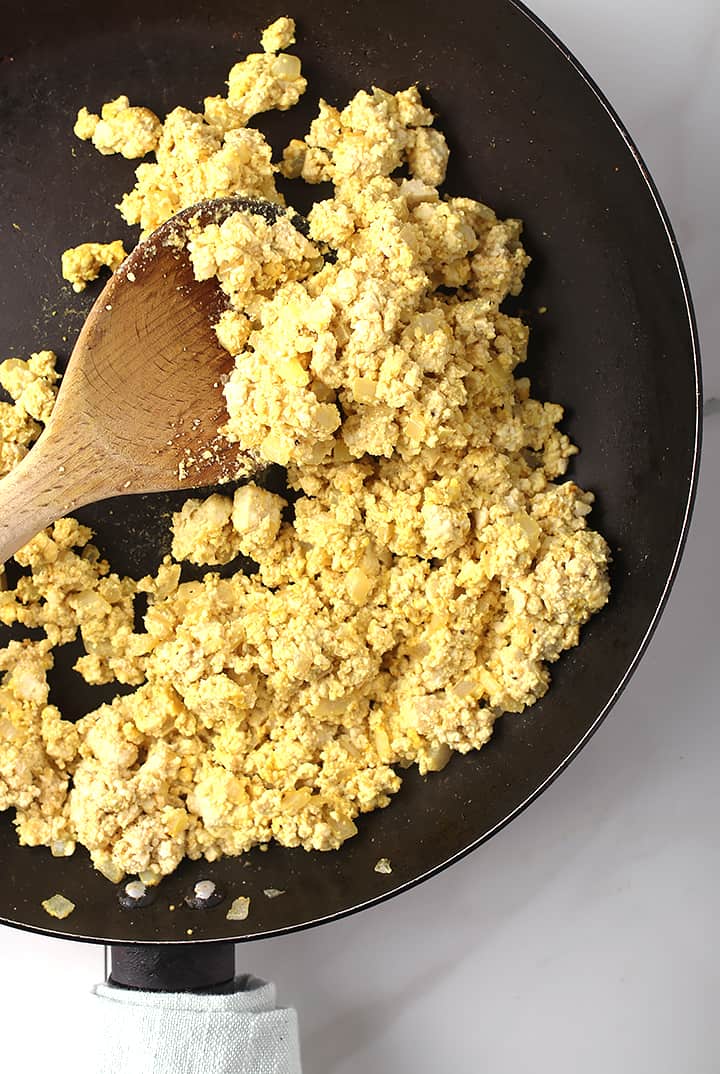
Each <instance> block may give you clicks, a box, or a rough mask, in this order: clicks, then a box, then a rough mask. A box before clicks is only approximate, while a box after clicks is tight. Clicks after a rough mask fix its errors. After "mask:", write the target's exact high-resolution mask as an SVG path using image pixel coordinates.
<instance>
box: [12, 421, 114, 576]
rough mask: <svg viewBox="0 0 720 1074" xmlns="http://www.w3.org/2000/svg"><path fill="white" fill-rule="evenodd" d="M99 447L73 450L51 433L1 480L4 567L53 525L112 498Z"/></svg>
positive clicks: (44, 434) (43, 437) (65, 440)
mask: <svg viewBox="0 0 720 1074" xmlns="http://www.w3.org/2000/svg"><path fill="white" fill-rule="evenodd" d="M104 463H105V460H102V459H100V458H98V454H97V451H96V449H95V446H94V445H92V446H91V445H88V447H87V448H85V449H83V448H82V447H78V445H77V442H75V445H74V446H73V444H72V442H71V440H70V438H69V437H68V436H64V435H57V436H53V435H52V433H51V430H50V428H48V429H46V431H45V432H44V433H43V435H42V436H41V437H40V439H39V440H38V442H37V443H36V444H35V446H34V447H33V448H32V450H31V451H30V452H29V453H28V454H27V455H26V456H25V458H24V459H23V460H22V462H21V463H19V464H18V465H17V466H16V467H15V469H14V470H13V471H12V472H11V473H10V474H8V476H7V477H5V478H3V479H2V481H0V565H1V564H3V563H5V562H6V561H7V560H8V559H9V558H10V556H12V555H13V554H14V553H15V552H17V551H18V549H19V548H22V547H23V545H25V544H27V542H28V541H29V540H30V539H31V538H32V537H34V536H35V535H36V534H37V533H39V532H40V530H43V529H45V527H46V526H49V525H50V523H51V522H55V521H56V520H57V519H58V518H62V517H63V516H64V515H67V514H68V513H70V512H72V511H74V510H76V508H78V507H82V506H83V505H84V504H86V503H91V502H92V501H93V500H96V499H100V498H102V497H103V496H107V495H108V494H109V492H108V472H107V466H106V465H105V464H104Z"/></svg>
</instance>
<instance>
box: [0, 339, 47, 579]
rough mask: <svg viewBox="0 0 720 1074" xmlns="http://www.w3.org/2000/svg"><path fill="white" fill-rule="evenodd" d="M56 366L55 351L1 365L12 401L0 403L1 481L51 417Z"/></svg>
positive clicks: (0, 379)
mask: <svg viewBox="0 0 720 1074" xmlns="http://www.w3.org/2000/svg"><path fill="white" fill-rule="evenodd" d="M55 363H56V358H55V355H54V354H53V352H52V351H38V352H37V353H36V354H32V355H31V356H30V358H29V359H27V361H26V360H25V359H23V358H7V359H6V360H5V361H4V362H0V388H3V389H4V391H6V392H7V394H8V395H9V396H10V398H11V399H12V402H11V403H6V402H3V401H0V478H2V477H4V476H5V475H6V474H8V473H10V471H11V470H12V469H13V468H14V467H15V466H17V464H18V463H19V462H21V461H22V460H23V459H24V458H25V456H26V455H27V453H28V451H29V449H30V447H31V446H32V443H33V441H35V440H37V438H38V436H39V435H40V432H41V430H42V425H45V424H46V423H47V421H48V419H49V417H50V414H51V412H52V408H53V405H54V403H55V397H56V396H57V381H58V380H59V379H60V377H59V374H58V373H57V371H56V368H55ZM0 588H1V587H0Z"/></svg>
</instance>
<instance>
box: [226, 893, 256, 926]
mask: <svg viewBox="0 0 720 1074" xmlns="http://www.w3.org/2000/svg"><path fill="white" fill-rule="evenodd" d="M249 913H250V899H248V898H247V896H245V895H239V896H238V898H237V899H234V900H233V903H232V905H231V907H230V909H229V910H228V912H227V913H226V914H225V917H226V918H227V920H228V921H245V920H246V918H247V916H248V914H249Z"/></svg>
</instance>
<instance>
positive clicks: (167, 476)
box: [0, 198, 281, 564]
mask: <svg viewBox="0 0 720 1074" xmlns="http://www.w3.org/2000/svg"><path fill="white" fill-rule="evenodd" d="M238 209H247V210H250V211H252V212H259V213H261V214H262V215H264V216H266V217H267V218H268V219H269V220H273V219H275V218H276V216H277V214H278V212H279V211H281V210H279V208H278V207H277V206H274V205H271V204H270V203H268V202H258V201H254V200H250V199H243V198H223V199H218V200H217V201H210V202H204V203H201V204H200V205H196V206H192V207H191V208H189V209H186V210H184V211H183V212H182V213H179V214H178V215H177V216H175V217H173V218H172V219H171V220H169V221H167V223H165V224H163V225H162V227H160V228H159V229H158V230H157V231H156V232H154V233H153V235H151V236H150V238H149V239H147V240H146V241H145V242H144V243H141V244H140V245H139V246H138V247H137V248H136V249H135V250H134V251H133V253H132V254H130V256H129V257H128V258H127V260H126V261H125V262H124V263H123V265H122V266H121V267H120V268H119V269H118V271H117V272H116V273H115V275H114V276H113V277H112V279H111V280H110V281H109V283H108V284H107V286H106V287H105V288H104V290H103V291H102V293H101V294H100V297H99V298H98V300H97V301H96V303H95V305H94V306H93V308H92V310H91V311H90V314H89V316H88V318H87V321H86V322H85V324H84V326H83V328H82V331H81V332H80V335H79V336H78V340H77V343H76V344H75V348H74V350H73V352H72V355H71V358H70V361H69V364H68V367H67V371H66V373H65V376H64V378H63V381H62V384H61V387H60V391H59V393H58V397H57V401H56V403H55V406H54V408H53V412H52V415H51V418H50V421H49V422H48V424H47V426H46V428H45V430H44V432H43V433H42V435H41V437H40V438H39V440H38V441H37V443H36V444H35V446H34V447H33V448H32V449H31V451H30V452H29V453H28V455H27V456H26V457H25V458H24V459H23V460H22V462H21V463H20V464H19V465H18V466H17V467H16V468H15V469H14V470H13V471H12V473H11V474H9V475H8V476H7V477H6V478H4V480H2V481H0V564H2V563H4V562H5V561H6V560H7V559H9V558H10V556H11V555H12V554H13V553H14V552H16V551H17V550H18V549H19V548H22V546H23V545H24V544H26V543H27V541H29V540H30V539H31V538H32V537H33V536H35V534H36V533H38V532H39V531H40V530H42V529H44V528H45V527H46V526H48V525H49V524H50V523H51V522H54V521H56V519H58V518H61V517H63V516H64V515H67V514H68V513H70V512H72V511H74V510H76V509H77V508H78V507H82V506H83V505H85V504H88V503H93V502H95V501H97V500H104V499H108V498H110V497H112V496H119V495H129V494H131V493H139V492H161V491H169V490H171V489H178V488H187V489H191V488H200V487H203V486H208V485H214V484H217V483H218V482H221V481H224V480H228V479H230V478H232V477H234V476H236V475H237V474H238V472H239V471H244V472H250V471H251V470H252V469H254V468H256V467H255V465H254V460H253V459H252V458H251V456H250V455H249V454H247V453H243V452H242V450H241V449H240V448H239V447H238V445H232V444H230V443H229V442H228V441H227V440H225V439H224V438H223V437H221V436H220V435H219V434H218V428H219V427H220V426H222V425H223V424H224V423H225V422H226V421H227V417H228V415H227V410H226V408H225V400H224V397H223V393H222V388H223V383H224V381H225V379H226V378H227V375H228V374H229V372H230V371H231V369H232V366H233V359H232V358H231V356H230V355H229V354H228V352H227V351H226V350H224V349H223V348H222V347H221V346H220V344H219V343H218V341H217V337H216V335H215V332H214V331H213V325H214V324H215V323H216V322H217V319H218V317H219V315H220V313H221V311H222V310H223V309H224V308H225V305H226V303H225V299H224V296H223V294H222V292H221V291H220V287H219V284H218V282H217V280H215V279H211V280H205V281H203V282H198V281H197V280H196V279H195V277H194V275H193V271H192V266H191V264H190V258H189V255H188V253H187V250H186V249H185V238H186V232H187V229H188V227H189V226H191V224H196V223H199V224H204V223H209V222H211V221H215V222H219V221H221V220H222V219H224V218H225V217H227V216H229V215H230V214H231V213H232V212H235V211H237V210H238Z"/></svg>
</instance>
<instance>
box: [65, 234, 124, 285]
mask: <svg viewBox="0 0 720 1074" xmlns="http://www.w3.org/2000/svg"><path fill="white" fill-rule="evenodd" d="M126 257H127V253H126V252H125V247H124V246H123V244H122V240H121V239H116V240H115V242H83V243H81V244H80V246H73V247H72V248H71V249H69V250H65V251H64V253H63V255H62V275H63V279H65V280H67V281H68V283H71V284H72V289H73V291H77V292H80V291H84V290H85V287H86V285H87V284H88V283H90V281H91V280H96V279H97V278H98V276H99V275H100V273H101V271H102V270H103V269H104V268H109V269H110V271H111V272H115V270H116V269H118V268H120V266H121V265H122V263H123V261H124V260H125V258H126Z"/></svg>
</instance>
